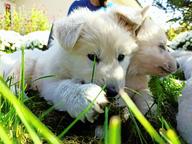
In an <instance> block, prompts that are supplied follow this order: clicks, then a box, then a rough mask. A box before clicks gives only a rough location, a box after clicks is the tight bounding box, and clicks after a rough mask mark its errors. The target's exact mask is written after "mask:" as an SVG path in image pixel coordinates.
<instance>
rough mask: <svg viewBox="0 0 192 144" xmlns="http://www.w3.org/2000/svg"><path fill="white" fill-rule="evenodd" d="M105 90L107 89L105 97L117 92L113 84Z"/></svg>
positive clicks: (114, 94) (112, 95) (113, 95)
mask: <svg viewBox="0 0 192 144" xmlns="http://www.w3.org/2000/svg"><path fill="white" fill-rule="evenodd" d="M106 91H107V97H115V96H116V95H117V94H118V92H117V90H116V89H115V87H114V86H107V87H106Z"/></svg>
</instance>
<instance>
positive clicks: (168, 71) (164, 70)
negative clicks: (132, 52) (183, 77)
mask: <svg viewBox="0 0 192 144" xmlns="http://www.w3.org/2000/svg"><path fill="white" fill-rule="evenodd" d="M158 68H159V69H160V70H161V71H162V72H164V73H166V74H169V73H172V72H173V71H172V70H170V69H166V68H165V67H162V66H159V67H158Z"/></svg>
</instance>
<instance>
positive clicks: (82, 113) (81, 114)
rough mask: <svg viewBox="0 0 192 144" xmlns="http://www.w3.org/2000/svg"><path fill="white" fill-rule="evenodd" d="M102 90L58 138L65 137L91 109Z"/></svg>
mask: <svg viewBox="0 0 192 144" xmlns="http://www.w3.org/2000/svg"><path fill="white" fill-rule="evenodd" d="M104 89H105V86H103V87H102V90H104ZM102 90H101V91H100V92H99V93H98V95H97V96H96V97H95V99H94V100H93V101H92V102H91V103H90V104H89V105H88V106H87V107H86V108H85V109H84V110H83V111H82V112H81V113H80V114H79V115H78V116H77V117H76V119H75V120H74V121H73V122H72V123H71V124H70V125H69V126H68V127H67V128H65V129H64V131H63V132H62V133H61V134H59V136H58V137H59V138H62V137H64V136H65V134H66V133H67V132H68V131H69V130H70V129H71V128H72V127H73V126H74V125H75V124H76V123H77V122H78V121H79V120H80V119H81V118H82V117H83V116H84V115H85V114H86V113H87V112H88V111H89V110H90V109H91V108H92V107H93V105H94V103H95V101H96V99H97V97H98V96H99V95H100V93H101V92H102Z"/></svg>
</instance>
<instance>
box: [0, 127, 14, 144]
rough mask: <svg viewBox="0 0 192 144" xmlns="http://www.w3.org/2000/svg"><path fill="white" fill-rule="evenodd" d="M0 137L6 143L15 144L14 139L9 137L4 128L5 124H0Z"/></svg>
mask: <svg viewBox="0 0 192 144" xmlns="http://www.w3.org/2000/svg"><path fill="white" fill-rule="evenodd" d="M0 139H1V140H2V141H3V142H4V143H5V144H13V141H12V140H11V139H10V138H9V135H8V134H7V132H6V131H5V129H4V128H3V126H2V125H1V124H0Z"/></svg>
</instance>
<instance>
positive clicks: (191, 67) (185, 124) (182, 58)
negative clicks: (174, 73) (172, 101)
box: [172, 51, 192, 144]
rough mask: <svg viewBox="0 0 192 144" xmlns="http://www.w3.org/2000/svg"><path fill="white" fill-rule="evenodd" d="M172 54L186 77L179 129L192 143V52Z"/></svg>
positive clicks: (180, 98)
mask: <svg viewBox="0 0 192 144" xmlns="http://www.w3.org/2000/svg"><path fill="white" fill-rule="evenodd" d="M172 54H173V56H174V57H175V58H177V60H178V62H179V64H180V68H181V69H182V70H183V71H184V74H185V78H186V84H185V88H184V89H183V91H182V96H181V97H179V101H178V114H177V129H178V131H179V132H180V134H181V136H182V137H183V138H184V139H185V140H186V141H187V142H188V143H189V144H192V123H191V122H192V89H191V88H192V52H188V51H175V52H173V53H172Z"/></svg>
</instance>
